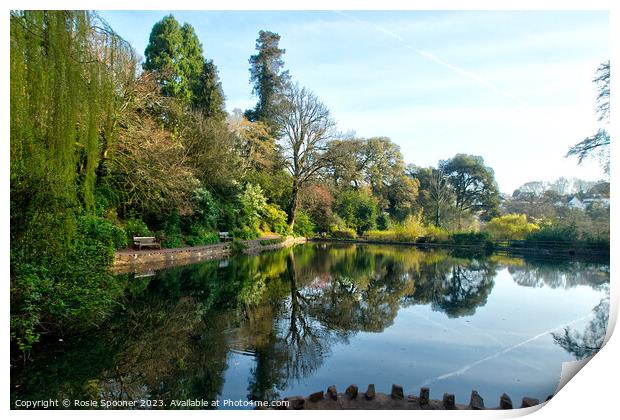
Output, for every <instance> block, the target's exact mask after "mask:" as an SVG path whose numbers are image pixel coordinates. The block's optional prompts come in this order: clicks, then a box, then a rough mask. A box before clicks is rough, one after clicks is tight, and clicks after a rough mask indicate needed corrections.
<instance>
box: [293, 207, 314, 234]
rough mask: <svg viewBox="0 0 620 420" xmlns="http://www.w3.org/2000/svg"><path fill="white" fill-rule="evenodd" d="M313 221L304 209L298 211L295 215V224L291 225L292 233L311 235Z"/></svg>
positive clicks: (312, 232)
mask: <svg viewBox="0 0 620 420" xmlns="http://www.w3.org/2000/svg"><path fill="white" fill-rule="evenodd" d="M314 228H315V226H314V223H313V222H312V220H311V219H310V216H308V214H307V213H306V212H304V211H298V212H297V215H296V216H295V224H294V225H293V233H294V234H295V235H296V236H306V237H308V236H312V235H313V234H314Z"/></svg>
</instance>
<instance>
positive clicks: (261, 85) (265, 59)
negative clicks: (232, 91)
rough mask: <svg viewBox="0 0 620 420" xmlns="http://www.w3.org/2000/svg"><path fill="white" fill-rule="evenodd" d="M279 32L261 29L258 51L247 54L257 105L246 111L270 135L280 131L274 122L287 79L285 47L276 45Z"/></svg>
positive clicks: (248, 117)
mask: <svg viewBox="0 0 620 420" xmlns="http://www.w3.org/2000/svg"><path fill="white" fill-rule="evenodd" d="M279 42H280V35H278V34H276V33H274V32H270V31H260V32H259V33H258V39H257V40H256V50H257V51H258V54H255V55H253V56H251V57H250V60H249V62H250V82H251V83H252V84H253V89H252V93H253V94H254V95H256V96H257V97H258V102H257V103H256V107H254V109H251V110H247V111H246V112H245V116H246V118H247V119H248V120H250V121H261V122H263V123H265V124H266V125H267V126H268V127H269V128H270V130H271V133H272V134H276V133H277V132H278V131H279V126H278V124H277V122H276V114H277V107H278V103H280V101H281V99H282V96H283V92H284V88H285V87H286V86H287V84H288V83H289V81H290V75H289V72H288V70H284V61H283V60H282V56H283V55H284V53H285V52H286V50H284V49H282V48H279V47H278V44H279Z"/></svg>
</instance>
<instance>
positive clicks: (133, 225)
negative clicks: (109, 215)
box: [125, 217, 155, 243]
mask: <svg viewBox="0 0 620 420" xmlns="http://www.w3.org/2000/svg"><path fill="white" fill-rule="evenodd" d="M125 232H126V233H127V239H128V240H129V241H130V242H129V243H132V242H133V237H134V236H155V235H154V234H153V232H151V230H150V229H149V228H148V226H147V225H146V223H144V222H143V221H142V220H141V219H138V218H135V217H130V218H129V219H127V220H126V221H125Z"/></svg>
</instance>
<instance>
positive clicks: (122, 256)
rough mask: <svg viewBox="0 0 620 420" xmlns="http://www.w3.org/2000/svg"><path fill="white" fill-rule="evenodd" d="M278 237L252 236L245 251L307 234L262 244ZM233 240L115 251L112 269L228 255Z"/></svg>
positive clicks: (139, 268) (279, 245)
mask: <svg viewBox="0 0 620 420" xmlns="http://www.w3.org/2000/svg"><path fill="white" fill-rule="evenodd" d="M277 238H278V237H266V238H259V239H253V240H251V241H242V242H243V243H244V244H245V245H246V246H247V248H246V249H245V250H244V251H243V252H244V253H246V254H255V253H259V252H263V251H270V250H275V249H280V248H286V247H289V246H293V245H295V244H299V243H305V242H306V238H293V237H291V236H289V237H286V238H285V239H284V240H283V241H282V242H279V243H275V244H269V245H262V244H261V242H262V241H268V240H272V239H277ZM230 244H231V242H225V243H219V244H213V245H205V246H195V247H185V248H172V249H152V250H151V249H148V250H140V251H138V250H125V251H118V252H117V253H116V254H115V258H114V263H113V264H112V272H114V273H115V274H123V273H132V272H136V271H144V270H145V269H147V270H159V269H162V268H167V267H174V266H178V265H186V264H193V263H197V262H200V261H207V260H213V259H219V258H225V257H228V256H230V255H231V254H232V251H231V250H230Z"/></svg>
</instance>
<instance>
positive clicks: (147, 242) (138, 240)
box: [133, 236, 161, 249]
mask: <svg viewBox="0 0 620 420" xmlns="http://www.w3.org/2000/svg"><path fill="white" fill-rule="evenodd" d="M133 245H134V246H137V247H138V249H142V247H152V248H159V249H161V245H160V244H159V242H157V241H155V237H154V236H134V237H133Z"/></svg>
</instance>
